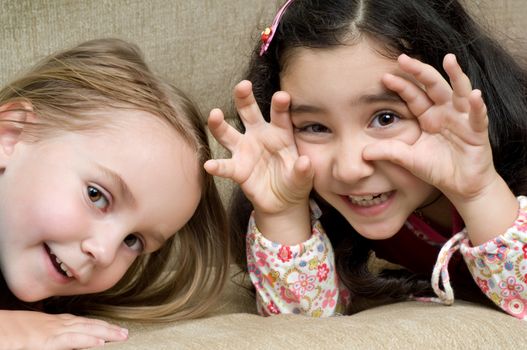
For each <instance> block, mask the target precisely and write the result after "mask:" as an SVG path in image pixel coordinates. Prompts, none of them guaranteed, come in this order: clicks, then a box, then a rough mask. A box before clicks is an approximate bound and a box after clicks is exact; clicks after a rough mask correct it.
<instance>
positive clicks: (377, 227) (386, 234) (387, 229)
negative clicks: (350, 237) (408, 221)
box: [350, 222, 404, 241]
mask: <svg viewBox="0 0 527 350" xmlns="http://www.w3.org/2000/svg"><path fill="white" fill-rule="evenodd" d="M350 224H351V226H353V228H354V229H355V230H356V231H357V232H358V233H359V234H360V235H361V236H362V237H364V238H367V239H371V240H375V241H379V240H383V239H388V238H392V237H393V236H395V235H396V234H397V233H398V232H399V230H400V229H401V227H402V226H403V225H404V222H402V223H401V224H396V223H393V224H389V223H386V222H383V223H380V224H377V223H375V224H358V225H354V224H353V223H351V222H350Z"/></svg>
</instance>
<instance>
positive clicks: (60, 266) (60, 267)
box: [44, 244, 73, 278]
mask: <svg viewBox="0 0 527 350" xmlns="http://www.w3.org/2000/svg"><path fill="white" fill-rule="evenodd" d="M44 247H45V248H46V251H47V252H48V255H49V257H50V259H51V263H52V264H53V266H54V267H55V270H57V272H58V273H60V274H61V275H63V276H64V277H67V278H73V274H72V273H71V272H70V271H69V270H68V267H67V266H66V265H65V264H64V263H63V262H62V261H61V260H60V259H59V258H58V257H57V256H56V255H55V254H53V252H52V251H51V249H50V248H49V247H48V245H47V244H44Z"/></svg>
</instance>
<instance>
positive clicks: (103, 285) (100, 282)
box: [76, 252, 135, 294]
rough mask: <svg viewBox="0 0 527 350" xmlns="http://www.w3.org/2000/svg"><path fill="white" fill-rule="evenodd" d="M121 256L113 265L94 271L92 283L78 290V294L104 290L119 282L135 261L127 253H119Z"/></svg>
mask: <svg viewBox="0 0 527 350" xmlns="http://www.w3.org/2000/svg"><path fill="white" fill-rule="evenodd" d="M118 254H120V257H119V258H118V260H117V261H115V262H114V263H113V264H112V266H110V267H107V268H104V269H103V270H98V271H96V272H95V273H94V278H93V279H92V283H90V285H89V286H87V288H86V289H84V290H82V291H77V292H76V294H89V293H99V292H104V291H106V290H108V289H110V288H112V287H113V286H115V285H116V284H117V282H119V281H120V280H121V279H122V277H123V276H124V275H125V273H126V271H128V269H129V268H130V266H131V265H132V263H133V261H134V259H135V258H134V257H132V256H131V255H129V254H125V253H122V252H120V253H118Z"/></svg>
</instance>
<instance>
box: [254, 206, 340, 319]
mask: <svg viewBox="0 0 527 350" xmlns="http://www.w3.org/2000/svg"><path fill="white" fill-rule="evenodd" d="M311 208H312V213H313V216H314V217H313V224H312V235H311V237H310V238H309V239H308V240H307V241H305V242H303V243H300V244H297V245H292V246H288V245H281V244H278V243H274V242H271V241H270V240H268V239H266V238H265V237H264V236H263V235H262V233H261V232H260V231H259V230H258V228H257V227H256V223H255V221H254V217H253V216H252V215H251V218H250V220H249V227H248V232H247V265H248V270H249V276H250V278H251V281H252V283H253V284H254V286H255V288H256V293H257V296H256V298H257V300H256V302H257V308H258V312H259V313H260V314H261V315H264V316H268V315H272V314H280V313H294V314H303V315H308V316H314V317H322V316H332V315H336V314H340V313H342V312H343V311H344V307H345V305H346V304H347V301H348V293H347V292H346V290H340V289H339V283H338V278H337V276H336V273H335V266H334V261H335V259H334V255H333V248H332V247H331V243H330V242H329V239H328V238H327V236H326V234H325V233H324V231H323V229H322V226H321V225H320V222H319V221H318V220H317V219H318V217H319V216H320V215H319V209H318V207H316V204H314V202H312V203H311Z"/></svg>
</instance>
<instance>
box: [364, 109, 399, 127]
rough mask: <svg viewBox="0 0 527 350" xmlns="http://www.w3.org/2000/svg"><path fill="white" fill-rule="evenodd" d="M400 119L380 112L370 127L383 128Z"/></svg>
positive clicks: (392, 114) (394, 115)
mask: <svg viewBox="0 0 527 350" xmlns="http://www.w3.org/2000/svg"><path fill="white" fill-rule="evenodd" d="M399 119H400V117H399V116H398V115H396V114H394V113H391V112H381V113H379V114H377V115H376V116H375V117H374V118H373V120H372V122H371V126H372V127H374V128H383V127H386V126H389V125H391V124H393V123H396V122H397V121H399Z"/></svg>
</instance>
